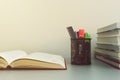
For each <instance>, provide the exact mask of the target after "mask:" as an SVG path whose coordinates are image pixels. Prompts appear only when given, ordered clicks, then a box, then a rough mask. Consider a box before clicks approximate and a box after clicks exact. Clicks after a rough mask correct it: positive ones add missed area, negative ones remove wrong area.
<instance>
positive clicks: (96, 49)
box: [94, 48, 120, 57]
mask: <svg viewBox="0 0 120 80" xmlns="http://www.w3.org/2000/svg"><path fill="white" fill-rule="evenodd" d="M94 51H95V52H97V53H99V54H104V55H108V56H112V57H120V52H115V51H110V50H105V49H100V48H95V50H94Z"/></svg>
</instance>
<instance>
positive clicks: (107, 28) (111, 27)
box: [97, 22, 120, 33]
mask: <svg viewBox="0 0 120 80" xmlns="http://www.w3.org/2000/svg"><path fill="white" fill-rule="evenodd" d="M116 29H120V23H119V22H116V23H113V24H110V25H108V26H105V27H102V28H99V29H97V33H101V32H106V31H110V30H116Z"/></svg>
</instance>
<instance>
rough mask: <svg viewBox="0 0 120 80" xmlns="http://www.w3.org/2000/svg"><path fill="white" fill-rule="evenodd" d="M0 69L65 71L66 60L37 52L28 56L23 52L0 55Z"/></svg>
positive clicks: (58, 56) (8, 52) (17, 51)
mask: <svg viewBox="0 0 120 80" xmlns="http://www.w3.org/2000/svg"><path fill="white" fill-rule="evenodd" d="M0 69H51V70H65V69H67V68H66V63H65V59H64V58H63V57H62V56H60V55H54V54H49V53H42V52H35V53H31V54H27V53H26V52H24V51H22V50H14V51H6V52H1V53H0Z"/></svg>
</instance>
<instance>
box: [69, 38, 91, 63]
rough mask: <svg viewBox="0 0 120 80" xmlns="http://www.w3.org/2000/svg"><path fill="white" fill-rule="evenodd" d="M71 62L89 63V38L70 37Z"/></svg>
mask: <svg viewBox="0 0 120 80" xmlns="http://www.w3.org/2000/svg"><path fill="white" fill-rule="evenodd" d="M71 64H75V65H89V64H91V39H90V38H80V39H71Z"/></svg>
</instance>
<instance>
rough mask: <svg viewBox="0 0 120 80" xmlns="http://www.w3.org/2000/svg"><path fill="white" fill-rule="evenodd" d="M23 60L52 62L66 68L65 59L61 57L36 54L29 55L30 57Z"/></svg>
mask: <svg viewBox="0 0 120 80" xmlns="http://www.w3.org/2000/svg"><path fill="white" fill-rule="evenodd" d="M23 58H27V59H35V60H40V61H44V62H50V63H56V64H60V65H62V66H63V67H64V68H65V63H64V62H65V61H64V58H63V57H61V56H59V55H53V54H48V53H40V52H36V53H32V54H29V55H28V56H25V57H23Z"/></svg>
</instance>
